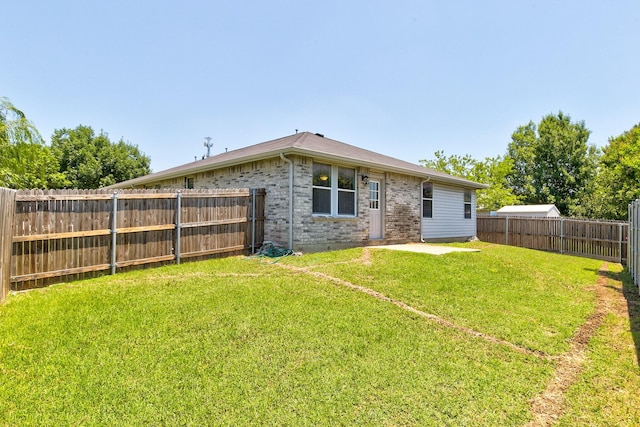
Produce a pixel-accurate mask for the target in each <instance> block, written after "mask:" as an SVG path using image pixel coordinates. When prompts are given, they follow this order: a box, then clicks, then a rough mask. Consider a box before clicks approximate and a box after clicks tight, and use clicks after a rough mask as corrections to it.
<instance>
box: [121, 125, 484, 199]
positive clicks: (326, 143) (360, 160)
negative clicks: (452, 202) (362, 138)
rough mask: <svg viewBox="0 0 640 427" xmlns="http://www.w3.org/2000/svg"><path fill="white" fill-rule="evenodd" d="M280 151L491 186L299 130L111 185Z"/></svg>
mask: <svg viewBox="0 0 640 427" xmlns="http://www.w3.org/2000/svg"><path fill="white" fill-rule="evenodd" d="M280 153H282V154H284V155H288V154H299V155H304V156H309V157H314V158H320V159H326V160H329V161H338V162H345V163H349V164H353V165H356V166H366V167H369V168H376V169H382V170H384V171H389V172H398V173H403V174H407V175H411V176H417V177H422V178H425V179H427V178H429V179H432V180H434V181H440V182H445V183H451V184H457V185H462V186H465V187H468V188H476V189H480V188H487V187H488V186H487V185H485V184H479V183H477V182H473V181H469V180H466V179H462V178H458V177H454V176H451V175H449V174H446V173H443V172H438V171H435V170H432V169H428V168H425V167H423V166H420V165H416V164H413V163H409V162H405V161H403V160H399V159H396V158H393V157H390V156H385V155H383V154H378V153H375V152H373V151H369V150H365V149H362V148H358V147H355V146H353V145H349V144H345V143H344V142H340V141H336V140H333V139H330V138H325V137H324V136H322V135H320V134H314V133H311V132H300V133H296V134H294V135H289V136H285V137H283V138H278V139H274V140H272V141H267V142H262V143H260V144H255V145H251V146H249V147H244V148H240V149H238V150H232V151H228V152H226V153H221V154H218V155H215V156H211V157H208V158H206V159H202V160H198V161H195V162H190V163H186V164H184V165H181V166H176V167H174V168H170V169H166V170H163V171H160V172H155V173H152V174H149V175H145V176H142V177H139V178H134V179H131V180H129V181H124V182H121V183H118V184H115V185H112V186H111V187H110V188H124V187H128V186H133V185H142V184H146V183H150V182H154V181H158V180H164V179H171V178H176V177H180V176H184V175H190V174H194V173H198V172H204V171H209V170H213V169H219V168H223V167H228V166H234V165H238V164H241V163H246V162H251V161H256V160H260V159H266V158H271V157H274V156H275V157H277V156H279V155H280Z"/></svg>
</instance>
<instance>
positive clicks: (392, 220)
mask: <svg viewBox="0 0 640 427" xmlns="http://www.w3.org/2000/svg"><path fill="white" fill-rule="evenodd" d="M288 158H289V159H291V160H292V161H293V162H294V180H293V181H294V188H293V193H294V200H295V206H294V213H293V227H294V228H293V230H294V233H293V239H294V250H296V251H302V252H315V251H322V250H330V249H340V248H347V247H354V246H364V245H367V244H370V243H371V241H370V240H369V188H368V186H367V185H365V184H364V183H362V182H361V180H360V179H359V177H358V176H357V177H356V180H357V186H358V189H357V198H358V204H357V216H356V217H355V218H334V217H322V216H313V215H312V191H311V183H312V164H313V161H312V159H311V158H309V157H304V156H293V155H291V156H288ZM356 172H357V175H359V174H361V173H364V174H368V173H369V171H368V170H367V169H362V168H361V169H356ZM385 176H386V178H385V179H384V181H385V184H384V188H385V197H386V201H385V203H384V208H385V215H386V218H385V233H384V234H385V236H384V237H385V240H384V241H376V242H374V243H383V242H408V241H414V242H417V241H419V239H420V203H421V199H420V185H421V184H420V183H421V181H420V179H418V178H413V177H409V176H405V175H399V174H390V173H387V174H386V175H385ZM193 177H194V178H195V179H194V187H195V188H264V189H265V190H266V199H265V216H266V219H265V225H264V227H265V240H266V241H274V242H277V243H280V244H282V245H287V243H288V231H289V228H288V227H289V224H288V222H289V164H288V163H286V162H285V161H283V160H282V159H281V158H279V157H274V158H272V159H267V160H260V161H256V162H250V163H245V164H243V165H239V166H231V167H227V168H222V169H218V170H214V171H209V172H203V173H198V174H196V175H194V176H193ZM147 186H148V187H153V186H155V187H161V188H166V187H170V188H176V187H178V188H180V187H184V178H176V179H172V180H167V181H162V182H157V183H153V184H150V185H147Z"/></svg>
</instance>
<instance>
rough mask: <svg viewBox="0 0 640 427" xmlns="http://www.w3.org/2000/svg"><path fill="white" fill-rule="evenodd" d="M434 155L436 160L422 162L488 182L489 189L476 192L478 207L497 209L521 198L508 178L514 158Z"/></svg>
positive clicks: (448, 171) (438, 153)
mask: <svg viewBox="0 0 640 427" xmlns="http://www.w3.org/2000/svg"><path fill="white" fill-rule="evenodd" d="M434 155H435V159H433V160H428V159H427V160H420V163H422V165H424V166H426V167H428V168H430V169H434V170H437V171H440V172H445V173H448V174H450V175H454V176H458V177H460V178H465V179H468V180H471V181H476V182H480V183H482V184H489V188H486V189H483V190H478V191H477V200H476V205H477V207H478V209H480V210H495V209H499V208H501V207H502V206H505V205H512V204H515V203H517V200H518V199H517V197H516V196H515V194H514V193H513V191H512V190H511V188H510V187H509V185H508V182H507V180H506V177H507V176H508V174H509V173H510V172H511V169H512V162H511V159H509V158H507V157H505V158H502V157H500V156H498V157H487V158H485V159H484V161H478V160H475V159H473V158H472V157H471V156H470V155H468V154H466V155H464V156H462V157H461V156H457V155H451V156H448V157H447V156H446V155H445V154H444V151H436V152H435V153H434Z"/></svg>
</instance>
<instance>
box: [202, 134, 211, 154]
mask: <svg viewBox="0 0 640 427" xmlns="http://www.w3.org/2000/svg"><path fill="white" fill-rule="evenodd" d="M204 139H206V140H207V142H205V143H204V146H205V147H207V157H209V156H210V155H211V147H213V142H211V137H210V136H205V137H204Z"/></svg>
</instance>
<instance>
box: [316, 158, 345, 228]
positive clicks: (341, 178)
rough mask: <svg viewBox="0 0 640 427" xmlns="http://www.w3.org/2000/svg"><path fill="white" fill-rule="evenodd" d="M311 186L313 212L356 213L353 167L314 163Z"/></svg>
mask: <svg viewBox="0 0 640 427" xmlns="http://www.w3.org/2000/svg"><path fill="white" fill-rule="evenodd" d="M312 188H313V213H314V214H316V215H334V216H338V215H346V216H354V215H355V214H356V171H355V169H349V168H344V167H338V166H331V165H326V164H324V163H314V164H313V182H312Z"/></svg>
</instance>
